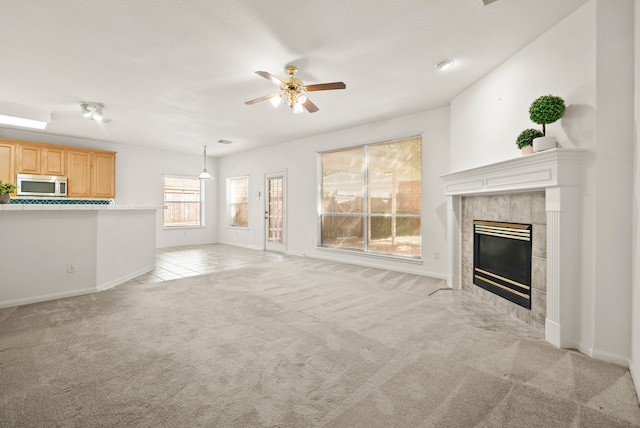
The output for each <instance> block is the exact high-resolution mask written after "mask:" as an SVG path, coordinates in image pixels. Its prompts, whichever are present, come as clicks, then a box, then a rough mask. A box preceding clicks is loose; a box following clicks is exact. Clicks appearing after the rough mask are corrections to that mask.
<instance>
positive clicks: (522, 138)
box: [516, 128, 544, 149]
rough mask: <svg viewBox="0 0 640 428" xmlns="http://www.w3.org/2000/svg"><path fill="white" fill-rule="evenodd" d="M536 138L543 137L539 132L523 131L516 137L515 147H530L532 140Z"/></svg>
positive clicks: (536, 130)
mask: <svg viewBox="0 0 640 428" xmlns="http://www.w3.org/2000/svg"><path fill="white" fill-rule="evenodd" d="M538 137H544V135H542V132H540V130H538V129H533V128H529V129H525V130H524V131H522V132H521V133H520V135H518V138H517V139H516V145H517V146H518V148H519V149H521V148H523V147H526V146H532V145H533V139H534V138H538Z"/></svg>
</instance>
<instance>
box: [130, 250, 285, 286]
mask: <svg viewBox="0 0 640 428" xmlns="http://www.w3.org/2000/svg"><path fill="white" fill-rule="evenodd" d="M286 257H288V256H286V255H284V254H281V253H273V252H269V251H256V250H252V249H247V248H241V247H235V246H231V245H224V244H209V245H193V246H186V247H168V248H159V249H158V250H157V251H156V268H155V269H154V270H152V271H151V272H148V273H145V274H143V275H140V276H138V277H136V278H134V279H133V280H132V281H134V282H137V283H139V284H145V283H150V282H162V281H169V280H172V279H179V278H187V277H190V276H197V275H204V274H208V273H213V272H221V271H225V270H230V269H238V268H242V267H244V266H254V265H256V264H260V263H267V262H270V261H279V260H282V259H283V258H286Z"/></svg>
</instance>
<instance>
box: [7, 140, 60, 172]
mask: <svg viewBox="0 0 640 428" xmlns="http://www.w3.org/2000/svg"><path fill="white" fill-rule="evenodd" d="M15 147H16V148H17V154H16V173H18V174H35V175H65V172H66V164H67V163H66V149H65V148H64V147H57V146H48V145H39V144H38V145H36V144H22V143H20V144H17V145H16V146H15Z"/></svg>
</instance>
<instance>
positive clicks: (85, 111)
mask: <svg viewBox="0 0 640 428" xmlns="http://www.w3.org/2000/svg"><path fill="white" fill-rule="evenodd" d="M80 108H81V109H82V115H83V116H84V117H86V118H87V119H91V120H95V121H96V122H102V121H103V120H104V106H103V105H102V104H96V103H82V104H80Z"/></svg>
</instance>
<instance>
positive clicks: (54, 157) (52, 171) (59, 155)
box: [40, 146, 67, 175]
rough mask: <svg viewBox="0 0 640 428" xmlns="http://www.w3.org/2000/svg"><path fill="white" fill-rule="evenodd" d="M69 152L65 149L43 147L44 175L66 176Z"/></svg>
mask: <svg viewBox="0 0 640 428" xmlns="http://www.w3.org/2000/svg"><path fill="white" fill-rule="evenodd" d="M66 155H67V150H66V149H65V148H64V147H51V146H47V147H43V149H42V158H41V159H42V167H41V168H40V169H41V171H42V175H66V169H67V156H66Z"/></svg>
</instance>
